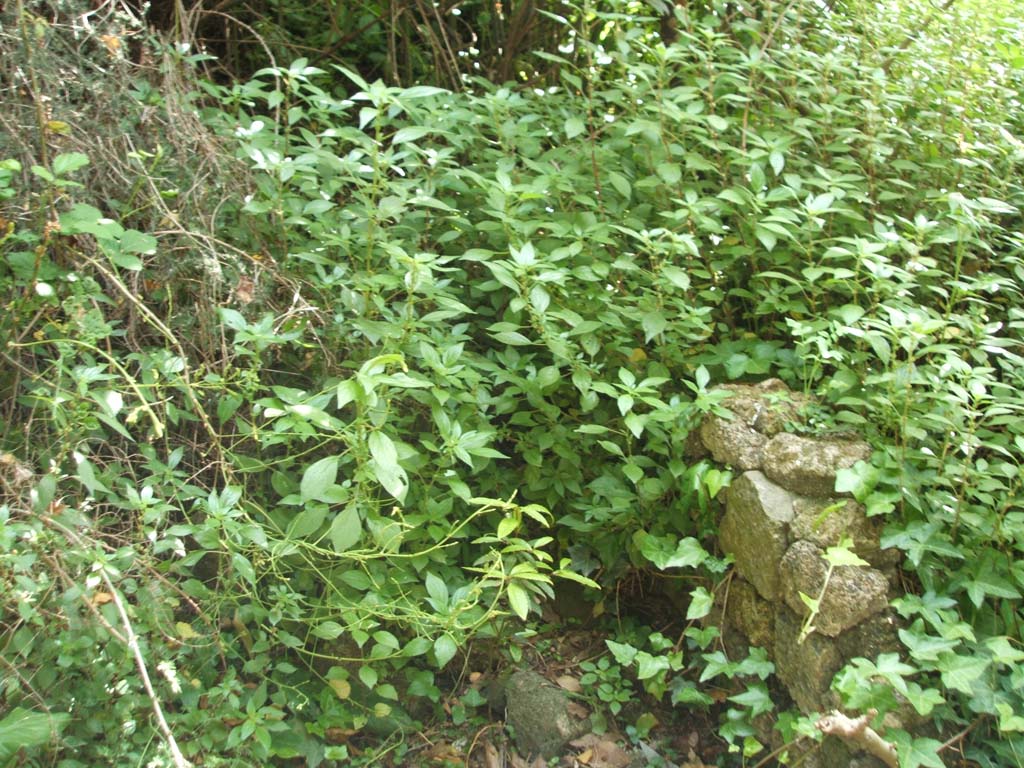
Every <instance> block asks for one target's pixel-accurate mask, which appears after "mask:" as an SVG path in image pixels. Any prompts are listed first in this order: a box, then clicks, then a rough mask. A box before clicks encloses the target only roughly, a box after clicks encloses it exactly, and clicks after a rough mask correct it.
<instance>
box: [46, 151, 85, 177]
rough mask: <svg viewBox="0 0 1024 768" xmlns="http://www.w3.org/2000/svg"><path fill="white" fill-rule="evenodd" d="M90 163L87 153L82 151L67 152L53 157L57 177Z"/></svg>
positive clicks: (54, 171)
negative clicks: (84, 153)
mask: <svg viewBox="0 0 1024 768" xmlns="http://www.w3.org/2000/svg"><path fill="white" fill-rule="evenodd" d="M88 164H89V158H88V156H87V155H83V154H82V153H81V152H65V153H64V154H60V155H57V156H56V157H55V158H53V173H54V175H55V176H57V177H63V176H67V175H68V174H69V173H74V172H75V171H77V170H78V169H79V168H84V167H85V166H87V165H88Z"/></svg>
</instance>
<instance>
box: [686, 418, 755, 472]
mask: <svg viewBox="0 0 1024 768" xmlns="http://www.w3.org/2000/svg"><path fill="white" fill-rule="evenodd" d="M700 439H701V442H703V443H704V445H705V447H707V449H708V450H709V451H710V452H711V456H712V458H714V460H715V461H717V462H718V463H719V464H728V465H730V466H731V467H733V468H734V469H737V470H741V471H744V472H745V471H746V470H748V469H758V468H760V466H761V460H762V457H763V455H764V446H765V444H766V443H767V442H768V438H767V437H765V436H764V435H762V434H761V433H760V432H758V431H757V430H756V429H754V428H753V427H751V426H749V425H747V424H746V423H744V422H743V421H741V420H740V419H733V420H732V421H730V420H728V419H723V418H722V417H720V416H709V417H707V418H706V419H704V423H703V424H701V425H700Z"/></svg>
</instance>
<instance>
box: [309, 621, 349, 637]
mask: <svg viewBox="0 0 1024 768" xmlns="http://www.w3.org/2000/svg"><path fill="white" fill-rule="evenodd" d="M344 631H345V628H344V627H343V626H341V624H339V623H338V622H336V621H321V622H320V623H319V624H317V625H316V626H315V627H313V629H312V634H313V635H315V636H316V637H319V638H320V639H321V640H334V639H335V638H337V637H340V636H341V634H342V633H343V632H344Z"/></svg>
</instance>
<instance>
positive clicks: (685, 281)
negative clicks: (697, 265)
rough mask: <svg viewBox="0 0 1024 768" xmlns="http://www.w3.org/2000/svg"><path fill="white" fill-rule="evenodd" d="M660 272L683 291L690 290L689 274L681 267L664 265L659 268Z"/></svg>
mask: <svg viewBox="0 0 1024 768" xmlns="http://www.w3.org/2000/svg"><path fill="white" fill-rule="evenodd" d="M661 274H662V275H663V276H664V277H665V278H667V279H668V281H669V282H670V283H672V285H674V286H675V287H676V288H679V289H680V290H683V291H688V290H690V276H689V275H688V274H687V273H686V270H684V269H682V268H681V267H674V266H672V265H665V266H663V267H662V268H661Z"/></svg>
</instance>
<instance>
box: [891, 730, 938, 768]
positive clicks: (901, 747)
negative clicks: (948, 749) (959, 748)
mask: <svg viewBox="0 0 1024 768" xmlns="http://www.w3.org/2000/svg"><path fill="white" fill-rule="evenodd" d="M941 747H942V742H941V741H936V740H935V739H914V740H913V741H911V740H910V737H909V736H904V738H901V739H899V743H898V744H897V752H898V754H899V761H900V768H918V766H922V765H924V766H927V768H946V764H945V763H944V762H942V758H941V757H939V749H941Z"/></svg>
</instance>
